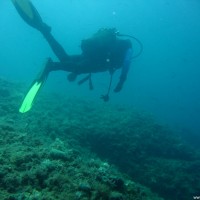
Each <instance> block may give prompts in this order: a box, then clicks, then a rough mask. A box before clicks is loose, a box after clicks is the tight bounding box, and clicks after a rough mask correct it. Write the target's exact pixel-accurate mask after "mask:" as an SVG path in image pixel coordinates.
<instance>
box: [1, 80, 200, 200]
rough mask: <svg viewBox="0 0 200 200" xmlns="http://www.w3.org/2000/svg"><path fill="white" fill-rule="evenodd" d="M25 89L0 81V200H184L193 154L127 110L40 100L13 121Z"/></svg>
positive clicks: (48, 97)
mask: <svg viewBox="0 0 200 200" xmlns="http://www.w3.org/2000/svg"><path fill="white" fill-rule="evenodd" d="M23 90H24V86H22V85H20V84H15V83H10V82H8V81H5V80H2V79H0V97H1V98H0V199H2V200H35V199H39V200H54V199H55V200H56V199H57V200H150V199H152V200H161V199H170V200H176V199H177V200H178V199H183V200H184V199H191V198H192V196H193V195H198V192H199V191H200V183H199V179H200V174H199V167H200V154H199V152H198V150H197V149H194V148H193V147H192V146H191V145H190V144H188V143H186V142H185V141H184V140H183V138H181V136H180V135H179V134H178V133H175V132H174V131H172V130H170V129H169V128H167V127H165V126H163V125H160V124H158V123H157V122H156V121H155V120H153V118H151V117H149V116H147V115H146V114H144V113H139V112H137V111H135V110H133V109H132V108H125V107H120V106H114V105H110V104H105V103H97V102H92V101H91V102H89V101H85V100H82V99H77V98H74V97H73V98H68V97H66V96H62V95H61V96H59V94H41V95H40V97H39V98H38V99H37V101H36V102H35V105H34V107H33V109H32V110H31V111H30V112H28V113H26V114H20V113H18V108H19V104H20V103H21V100H22V98H23V94H24V91H23Z"/></svg>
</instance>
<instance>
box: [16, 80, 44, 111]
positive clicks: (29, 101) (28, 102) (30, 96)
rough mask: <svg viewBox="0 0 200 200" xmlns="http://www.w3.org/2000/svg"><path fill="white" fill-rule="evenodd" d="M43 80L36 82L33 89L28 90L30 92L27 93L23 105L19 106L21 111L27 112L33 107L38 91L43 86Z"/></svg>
mask: <svg viewBox="0 0 200 200" xmlns="http://www.w3.org/2000/svg"><path fill="white" fill-rule="evenodd" d="M42 84H43V83H42V82H37V81H36V82H35V83H34V84H33V85H32V87H31V89H30V90H29V91H28V93H27V94H26V96H25V98H24V100H23V102H22V105H21V107H20V108H19V112H20V113H25V112H27V111H29V110H30V109H31V108H32V105H33V101H34V99H35V97H36V95H37V93H38V92H39V90H40V88H41V86H42Z"/></svg>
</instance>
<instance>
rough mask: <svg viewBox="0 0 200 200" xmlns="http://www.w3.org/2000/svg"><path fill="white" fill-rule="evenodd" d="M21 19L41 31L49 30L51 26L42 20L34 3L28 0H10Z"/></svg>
mask: <svg viewBox="0 0 200 200" xmlns="http://www.w3.org/2000/svg"><path fill="white" fill-rule="evenodd" d="M12 2H13V4H14V6H15V8H16V10H17V11H18V13H19V15H20V16H21V17H22V19H23V20H24V21H25V22H26V23H27V24H29V25H30V26H32V27H33V28H36V29H37V30H39V31H41V32H50V31H51V28H50V27H49V26H48V25H47V24H45V23H44V22H43V21H42V18H41V16H40V14H39V13H38V11H37V10H36V8H35V7H34V5H33V4H32V3H31V2H30V1H29V0H12Z"/></svg>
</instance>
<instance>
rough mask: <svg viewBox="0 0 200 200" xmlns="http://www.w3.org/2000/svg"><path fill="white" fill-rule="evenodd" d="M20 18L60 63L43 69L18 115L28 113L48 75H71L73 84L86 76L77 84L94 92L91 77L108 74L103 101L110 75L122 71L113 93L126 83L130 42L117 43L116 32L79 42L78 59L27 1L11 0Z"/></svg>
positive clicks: (100, 33) (107, 31)
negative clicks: (82, 75) (55, 73)
mask: <svg viewBox="0 0 200 200" xmlns="http://www.w3.org/2000/svg"><path fill="white" fill-rule="evenodd" d="M12 2H13V4H14V6H15V8H16V9H17V11H18V13H19V14H20V16H21V17H22V18H23V19H24V21H25V22H26V23H28V24H29V25H30V26H32V27H33V28H36V29H37V30H38V31H40V33H41V34H42V35H43V36H44V37H45V39H46V40H47V42H48V44H49V45H50V47H51V49H52V50H53V52H54V53H55V55H56V56H57V57H58V59H59V61H60V62H53V61H52V59H50V58H49V59H48V60H47V62H46V63H45V66H44V69H43V70H42V72H41V73H40V74H39V76H38V77H37V78H36V79H35V80H34V81H33V83H32V85H31V88H30V90H29V92H28V93H27V95H26V96H25V98H24V101H23V103H22V106H21V107H20V112H22V113H24V112H27V111H28V110H30V109H31V107H32V102H33V100H34V98H35V96H36V94H37V93H38V91H39V90H40V88H41V86H42V85H43V83H44V82H45V80H46V79H47V77H48V74H49V73H50V72H51V71H56V70H63V71H67V72H70V73H69V75H68V80H69V81H74V80H75V79H76V77H77V76H78V75H79V74H87V76H86V77H85V78H83V79H82V80H80V81H79V84H82V83H83V82H85V81H87V80H88V81H89V86H90V89H93V85H92V80H91V74H92V73H97V72H105V71H109V72H110V74H111V79H110V85H109V88H108V92H107V94H106V95H102V99H103V100H104V101H108V100H109V92H110V87H111V82H112V75H113V73H114V71H115V70H117V69H120V68H121V75H120V79H119V82H118V83H117V85H116V87H115V89H114V91H115V92H119V91H120V90H121V89H122V87H123V84H124V82H125V80H126V77H127V73H128V71H129V68H130V65H131V60H132V44H131V42H130V40H129V39H126V40H123V39H119V37H118V36H119V34H118V32H117V31H116V29H114V28H112V29H100V30H98V31H97V33H95V34H94V35H93V36H92V37H91V38H89V39H86V40H82V43H81V49H82V53H81V54H80V55H68V54H67V53H66V52H65V50H64V48H63V47H62V46H61V45H60V44H59V43H58V42H57V40H56V39H55V38H54V37H53V36H52V34H51V28H50V27H49V26H48V25H47V24H45V23H44V22H43V20H42V18H41V16H40V15H39V13H38V12H37V10H36V8H35V7H34V6H33V4H32V3H31V2H30V1H29V0H12Z"/></svg>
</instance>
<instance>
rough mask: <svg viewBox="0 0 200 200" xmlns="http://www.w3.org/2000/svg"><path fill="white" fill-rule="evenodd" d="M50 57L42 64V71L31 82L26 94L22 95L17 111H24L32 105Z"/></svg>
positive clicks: (46, 70) (46, 73) (45, 74)
mask: <svg viewBox="0 0 200 200" xmlns="http://www.w3.org/2000/svg"><path fill="white" fill-rule="evenodd" d="M49 61H50V59H48V60H47V62H45V65H44V69H43V70H42V72H41V73H40V74H39V76H38V77H37V78H36V79H35V80H34V81H33V83H32V84H31V87H30V89H29V90H28V92H27V94H26V96H25V97H24V100H23V102H22V104H21V106H20V108H19V112H20V113H25V112H28V111H29V110H30V109H31V108H32V106H33V102H34V100H35V98H36V96H37V94H38V93H39V91H40V89H41V88H42V86H43V85H44V83H45V81H46V79H47V77H48V74H49V71H48V63H49Z"/></svg>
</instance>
